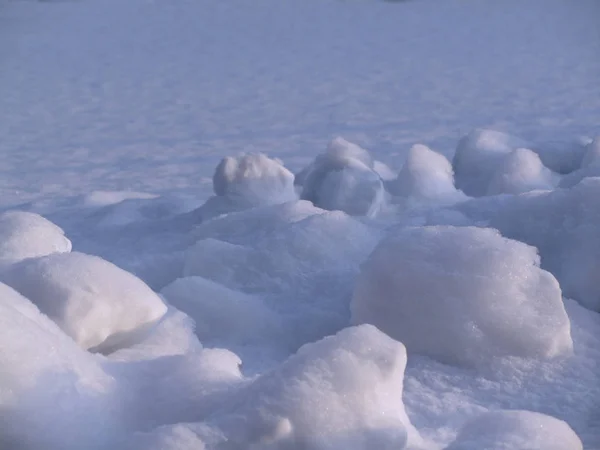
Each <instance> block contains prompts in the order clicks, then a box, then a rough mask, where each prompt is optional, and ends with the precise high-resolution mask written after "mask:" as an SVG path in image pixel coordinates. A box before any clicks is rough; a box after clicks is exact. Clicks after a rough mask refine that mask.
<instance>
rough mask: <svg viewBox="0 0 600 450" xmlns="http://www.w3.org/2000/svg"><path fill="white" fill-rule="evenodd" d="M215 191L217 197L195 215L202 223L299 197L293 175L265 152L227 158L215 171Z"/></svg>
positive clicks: (212, 198)
mask: <svg viewBox="0 0 600 450" xmlns="http://www.w3.org/2000/svg"><path fill="white" fill-rule="evenodd" d="M213 189H214V192H215V196H213V197H211V198H210V199H208V201H207V202H206V203H205V204H204V205H203V206H201V207H200V208H199V209H198V211H197V212H196V214H197V215H198V216H199V217H200V218H201V219H202V220H207V219H210V218H212V217H217V216H219V215H221V214H226V213H228V212H232V211H239V210H244V209H248V208H254V207H256V206H262V205H273V204H278V203H285V202H288V201H292V200H296V199H297V198H298V196H297V194H296V190H295V188H294V174H292V173H291V172H290V171H289V170H288V169H286V168H285V167H284V166H283V165H282V164H281V163H280V161H278V160H274V159H270V158H268V157H267V156H265V155H264V154H262V153H257V154H254V153H249V154H242V155H240V156H238V157H231V156H228V157H226V158H224V159H223V160H222V161H221V162H220V163H219V165H218V166H217V168H216V169H215V173H214V175H213Z"/></svg>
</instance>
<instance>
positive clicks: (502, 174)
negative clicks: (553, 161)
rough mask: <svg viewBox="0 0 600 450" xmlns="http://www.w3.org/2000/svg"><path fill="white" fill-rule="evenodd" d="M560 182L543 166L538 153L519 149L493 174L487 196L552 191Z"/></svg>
mask: <svg viewBox="0 0 600 450" xmlns="http://www.w3.org/2000/svg"><path fill="white" fill-rule="evenodd" d="M558 181H559V177H558V175H557V174H555V173H553V172H552V171H551V170H550V169H548V168H547V167H545V166H544V165H543V164H542V161H541V160H540V157H539V156H538V155H537V153H535V152H533V151H532V150H529V149H526V148H518V149H516V150H515V151H513V152H512V153H511V154H509V155H508V156H507V157H506V158H505V159H504V160H503V161H502V162H501V164H500V165H499V167H498V169H497V170H496V172H495V173H494V174H493V176H492V178H491V180H490V183H489V186H488V190H487V195H497V194H520V193H522V192H528V191H533V190H536V189H552V188H554V187H555V186H556V185H557V184H558Z"/></svg>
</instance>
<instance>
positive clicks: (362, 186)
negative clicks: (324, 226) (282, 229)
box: [300, 138, 385, 217]
mask: <svg viewBox="0 0 600 450" xmlns="http://www.w3.org/2000/svg"><path fill="white" fill-rule="evenodd" d="M373 166H374V163H373V160H372V158H371V156H370V155H369V153H368V152H367V151H366V150H364V149H362V148H360V147H359V146H357V145H355V144H352V143H350V142H348V141H346V140H344V139H342V138H336V139H334V140H333V141H332V142H331V143H330V144H329V146H328V148H327V151H326V152H325V153H324V154H322V155H319V156H317V157H316V158H315V160H314V161H313V162H312V163H311V164H310V165H309V167H307V168H306V169H305V170H304V171H303V172H302V173H301V174H300V177H301V179H302V193H301V195H300V197H301V198H302V199H303V200H309V201H311V202H312V203H313V204H314V205H315V206H318V207H319V208H323V209H327V210H330V211H334V210H339V211H344V212H345V213H347V214H350V215H353V216H368V217H373V216H375V215H377V213H379V211H380V210H381V208H382V207H383V206H384V203H385V189H384V187H383V181H382V179H381V177H380V176H379V174H378V173H377V172H376V171H375V170H374V169H373Z"/></svg>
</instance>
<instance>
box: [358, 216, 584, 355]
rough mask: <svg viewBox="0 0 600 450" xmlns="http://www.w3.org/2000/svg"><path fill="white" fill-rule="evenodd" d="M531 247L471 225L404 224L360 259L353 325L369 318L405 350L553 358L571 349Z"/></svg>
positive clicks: (565, 322) (554, 289) (550, 283)
mask: <svg viewBox="0 0 600 450" xmlns="http://www.w3.org/2000/svg"><path fill="white" fill-rule="evenodd" d="M538 264H539V257H538V255H537V251H536V249H535V248H534V247H530V246H528V245H525V244H523V243H521V242H517V241H512V240H509V239H506V238H503V237H502V236H500V234H499V233H498V232H497V231H496V230H492V229H487V228H475V227H451V226H438V227H422V228H408V229H403V230H400V231H398V232H396V233H394V234H392V235H391V236H390V237H389V238H386V239H384V240H383V241H382V242H381V243H380V245H379V246H378V247H377V249H376V250H375V251H374V252H373V254H372V255H371V256H370V257H369V259H368V260H367V261H366V262H365V263H364V265H363V268H362V272H361V274H360V276H359V278H358V280H357V282H356V287H355V292H354V297H353V299H352V305H351V309H352V319H353V322H354V323H372V324H374V325H375V326H377V327H378V328H379V329H381V330H382V331H384V332H386V333H388V334H389V335H390V336H392V337H393V338H394V339H397V340H399V341H401V342H403V343H404V344H405V345H406V347H407V348H408V350H409V351H410V352H415V353H422V354H426V355H429V356H432V357H434V358H436V359H438V360H440V361H442V362H447V363H451V364H463V365H468V366H479V365H481V364H486V363H488V362H489V361H490V360H491V359H493V358H495V357H503V356H520V357H530V358H552V357H555V356H559V355H563V354H568V353H569V352H570V350H571V349H572V345H573V344H572V340H571V335H570V322H569V318H568V317H567V314H566V312H565V307H564V304H563V302H562V297H561V290H560V287H559V285H558V282H557V281H556V279H555V278H554V277H553V276H552V275H551V274H550V273H548V272H546V271H544V270H541V269H540V268H539V267H538Z"/></svg>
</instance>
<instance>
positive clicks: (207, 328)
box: [161, 277, 277, 343]
mask: <svg viewBox="0 0 600 450" xmlns="http://www.w3.org/2000/svg"><path fill="white" fill-rule="evenodd" d="M161 294H162V295H163V296H164V297H165V298H166V300H167V301H168V302H169V303H170V304H171V305H173V306H175V307H176V308H177V309H179V310H181V311H183V312H185V313H186V314H188V315H189V316H190V317H191V318H193V319H194V321H195V322H196V334H197V335H198V337H199V338H200V340H202V341H203V342H204V341H210V340H214V339H226V340H228V341H229V340H233V341H236V342H239V343H248V342H252V341H254V340H256V339H259V340H260V339H264V338H265V337H268V336H269V334H270V331H272V330H273V329H275V328H276V327H277V317H276V316H275V315H274V314H273V312H271V310H269V309H268V308H267V306H266V305H265V304H264V302H263V301H262V300H261V298H259V297H256V296H252V295H248V294H244V293H242V292H239V291H234V290H232V289H229V288H227V287H225V286H222V285H220V284H217V283H215V282H213V281H210V280H207V279H205V278H202V277H187V278H180V279H178V280H175V281H174V282H173V283H171V284H170V285H169V286H167V287H165V288H164V289H163V290H162V292H161Z"/></svg>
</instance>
